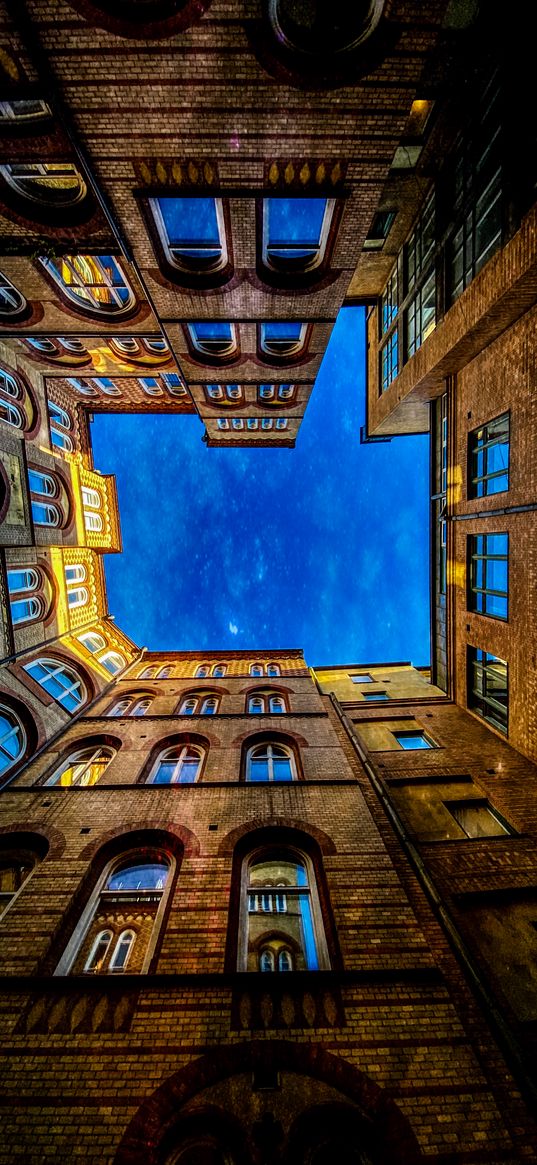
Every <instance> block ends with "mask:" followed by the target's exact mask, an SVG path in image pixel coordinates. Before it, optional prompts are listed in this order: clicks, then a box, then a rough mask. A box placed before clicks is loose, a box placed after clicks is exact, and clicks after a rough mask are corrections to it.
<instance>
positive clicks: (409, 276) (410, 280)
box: [406, 191, 435, 291]
mask: <svg viewBox="0 0 537 1165" xmlns="http://www.w3.org/2000/svg"><path fill="white" fill-rule="evenodd" d="M434 233H435V220H434V191H432V192H431V194H430V195H429V198H428V199H427V202H426V203H425V206H424V208H423V210H422V212H421V214H420V217H419V219H418V221H417V223H416V226H415V227H414V230H413V231H412V234H411V236H410V238H409V240H408V243H407V246H406V290H407V291H410V290H411V289H412V288H413V287H414V285H415V284H416V283H418V282H419V280H420V279H421V277H422V276H423V275H425V273H426V271H427V269H428V267H429V266H430V265H431V264H432V260H433V254H434Z"/></svg>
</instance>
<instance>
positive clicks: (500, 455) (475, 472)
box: [468, 413, 509, 498]
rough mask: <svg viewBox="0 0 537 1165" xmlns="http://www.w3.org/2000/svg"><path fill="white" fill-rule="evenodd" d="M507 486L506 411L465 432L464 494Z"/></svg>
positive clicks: (486, 492) (480, 495) (482, 493)
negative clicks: (465, 485)
mask: <svg viewBox="0 0 537 1165" xmlns="http://www.w3.org/2000/svg"><path fill="white" fill-rule="evenodd" d="M507 489H509V413H502V415H501V417H496V418H495V420H493V421H488V422H487V424H486V425H482V426H481V428H479V429H474V430H473V432H471V433H469V435H468V497H470V498H483V497H488V496H489V495H490V494H497V493H502V492H503V491H504V490H507Z"/></svg>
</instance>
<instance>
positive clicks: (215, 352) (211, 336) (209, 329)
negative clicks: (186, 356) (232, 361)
mask: <svg viewBox="0 0 537 1165" xmlns="http://www.w3.org/2000/svg"><path fill="white" fill-rule="evenodd" d="M187 330H188V336H189V339H190V342H191V345H192V348H193V349H194V352H195V353H197V354H198V355H200V356H203V357H205V358H206V357H208V358H209V359H210V360H226V359H229V358H230V357H231V356H235V355H236V354H237V353H238V347H239V346H238V341H237V332H236V328H235V324H227V323H223V322H222V321H221V320H213V321H203V322H200V323H197V324H187Z"/></svg>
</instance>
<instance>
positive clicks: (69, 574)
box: [65, 562, 86, 585]
mask: <svg viewBox="0 0 537 1165" xmlns="http://www.w3.org/2000/svg"><path fill="white" fill-rule="evenodd" d="M65 581H66V583H67V584H68V585H69V583H77V582H85V581H86V567H85V566H83V565H82V563H80V562H75V563H73V564H72V565H69V566H66V567H65Z"/></svg>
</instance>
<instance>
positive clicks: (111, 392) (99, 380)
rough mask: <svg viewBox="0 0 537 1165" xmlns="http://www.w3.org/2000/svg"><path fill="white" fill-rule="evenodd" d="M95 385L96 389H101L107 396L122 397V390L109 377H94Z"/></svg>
mask: <svg viewBox="0 0 537 1165" xmlns="http://www.w3.org/2000/svg"><path fill="white" fill-rule="evenodd" d="M92 379H93V383H94V385H95V387H96V388H99V389H100V390H101V392H102V393H104V395H105V396H121V395H122V393H121V389H120V388H118V386H117V384H114V381H113V380H111V379H110V377H109V376H94V377H93V378H92Z"/></svg>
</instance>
